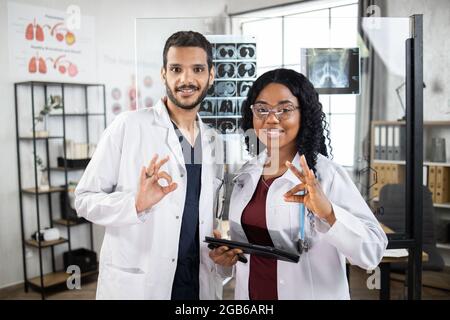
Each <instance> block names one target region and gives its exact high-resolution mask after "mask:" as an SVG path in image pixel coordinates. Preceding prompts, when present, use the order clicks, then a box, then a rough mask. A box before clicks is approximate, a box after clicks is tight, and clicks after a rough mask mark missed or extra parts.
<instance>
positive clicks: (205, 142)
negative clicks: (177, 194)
mask: <svg viewBox="0 0 450 320" xmlns="http://www.w3.org/2000/svg"><path fill="white" fill-rule="evenodd" d="M197 121H198V124H199V129H200V137H201V139H202V141H201V142H202V177H201V184H202V188H201V192H200V200H199V205H200V212H199V221H200V226H202V223H201V222H202V221H209V220H210V219H211V217H208V216H207V215H213V213H212V207H213V206H212V199H213V194H212V191H213V190H212V188H210V187H208V186H212V185H213V181H214V178H215V172H214V163H215V159H214V158H213V155H212V150H213V148H212V142H213V139H212V136H211V135H210V134H208V131H209V130H208V127H207V126H206V125H205V124H204V123H203V122H202V121H201V119H200V117H199V116H198V115H197ZM188 183H189V182H188ZM204 205H208V208H209V207H211V210H205V209H206V208H204V207H203V206H204ZM202 209H203V210H202ZM200 229H201V228H200ZM204 236H205V234H203V235H202V234H201V232H200V239H201V241H203V240H202V239H204Z"/></svg>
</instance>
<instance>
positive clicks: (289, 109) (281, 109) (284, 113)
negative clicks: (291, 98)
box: [250, 102, 300, 121]
mask: <svg viewBox="0 0 450 320" xmlns="http://www.w3.org/2000/svg"><path fill="white" fill-rule="evenodd" d="M250 109H252V111H253V114H254V115H255V117H256V118H258V119H259V120H266V119H267V118H268V117H269V114H270V113H273V114H274V115H275V117H276V118H277V119H278V121H282V120H287V119H289V118H290V117H291V116H292V114H293V113H294V111H295V110H297V109H300V107H299V106H294V105H293V104H292V103H290V102H284V103H280V104H277V105H276V106H274V107H273V108H272V106H271V105H270V104H267V103H255V104H252V105H251V106H250Z"/></svg>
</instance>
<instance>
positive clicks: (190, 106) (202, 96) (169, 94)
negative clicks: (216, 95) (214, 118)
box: [166, 81, 209, 110]
mask: <svg viewBox="0 0 450 320" xmlns="http://www.w3.org/2000/svg"><path fill="white" fill-rule="evenodd" d="M181 88H192V89H194V90H196V89H197V87H195V86H189V85H187V86H181V87H178V89H181ZM208 88H209V81H208V83H207V84H206V86H205V89H204V90H203V91H202V92H201V93H200V96H199V97H198V99H197V100H196V101H195V102H194V103H191V104H188V105H186V104H182V103H181V102H180V101H178V100H177V98H175V95H174V94H173V92H172V90H171V89H170V87H169V86H168V85H167V82H166V92H167V97H168V98H169V99H170V101H172V103H173V104H174V105H176V106H177V107H178V108H182V109H185V110H191V109H194V108H195V107H196V106H198V105H199V104H200V103H201V102H202V101H203V99H205V97H206V95H207V93H208Z"/></svg>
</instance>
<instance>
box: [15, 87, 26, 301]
mask: <svg viewBox="0 0 450 320" xmlns="http://www.w3.org/2000/svg"><path fill="white" fill-rule="evenodd" d="M14 98H15V107H16V143H17V146H16V147H17V173H18V179H19V208H20V232H21V237H22V261H23V280H24V286H25V292H27V293H28V276H27V260H26V254H25V227H24V222H23V203H22V201H23V199H22V172H21V169H20V167H21V164H20V138H19V104H18V101H17V84H16V83H15V84H14Z"/></svg>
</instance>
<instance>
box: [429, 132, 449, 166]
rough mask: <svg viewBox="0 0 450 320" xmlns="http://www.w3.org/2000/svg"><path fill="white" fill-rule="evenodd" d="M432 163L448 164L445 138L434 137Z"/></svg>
mask: <svg viewBox="0 0 450 320" xmlns="http://www.w3.org/2000/svg"><path fill="white" fill-rule="evenodd" d="M430 161H431V162H446V161H447V154H446V151H445V138H439V137H434V138H432V139H431V158H430Z"/></svg>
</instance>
